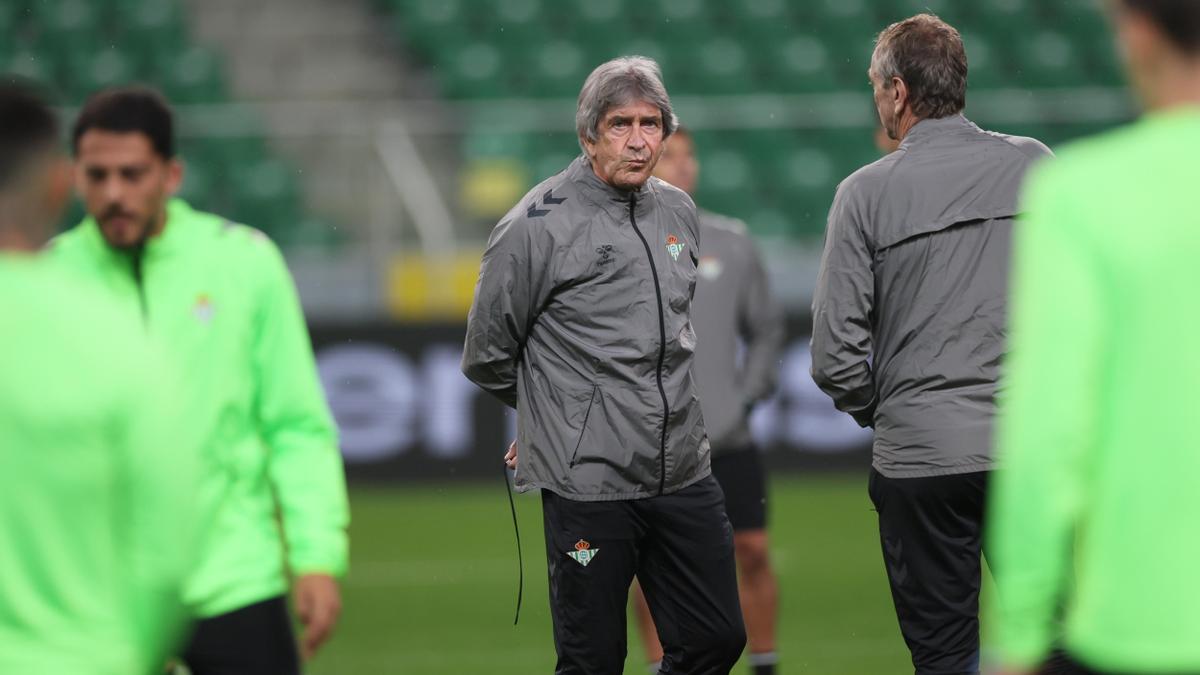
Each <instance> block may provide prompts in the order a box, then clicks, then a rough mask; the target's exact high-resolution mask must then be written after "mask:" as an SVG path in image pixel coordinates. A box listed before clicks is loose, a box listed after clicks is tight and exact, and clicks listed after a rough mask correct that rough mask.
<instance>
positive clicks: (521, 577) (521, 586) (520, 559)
mask: <svg viewBox="0 0 1200 675" xmlns="http://www.w3.org/2000/svg"><path fill="white" fill-rule="evenodd" d="M503 466H504V489H505V490H506V491H507V492H508V508H509V511H511V512H512V521H513V534H515V535H516V537H517V615H516V617H514V618H513V625H514V626H515V625H517V622H518V621H520V620H521V597H522V596H524V595H525V561H524V556H522V554H521V528H520V527H518V526H517V503H516V501H514V500H513V493H512V485H510V484H509V481H508V465H507V464H505V465H503Z"/></svg>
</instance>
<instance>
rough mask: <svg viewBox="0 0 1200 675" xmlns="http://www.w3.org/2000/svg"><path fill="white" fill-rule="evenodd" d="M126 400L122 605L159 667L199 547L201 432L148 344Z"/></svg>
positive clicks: (180, 629) (179, 621)
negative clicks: (125, 575) (125, 602)
mask: <svg viewBox="0 0 1200 675" xmlns="http://www.w3.org/2000/svg"><path fill="white" fill-rule="evenodd" d="M138 351H139V352H140V354H141V356H142V359H141V365H142V367H141V368H138V369H137V370H136V371H135V372H132V373H130V376H129V378H128V381H127V384H128V385H129V391H130V397H131V400H130V401H127V402H125V404H124V405H123V406H122V410H123V411H125V415H124V416H123V417H124V419H123V420H122V422H120V426H119V428H120V429H122V431H121V432H120V433H121V442H120V447H121V448H122V454H121V457H122V460H123V461H122V463H121V466H122V467H123V471H122V477H123V487H124V489H123V490H122V491H121V495H122V498H123V499H122V504H123V509H122V510H123V511H124V514H123V520H122V522H124V523H126V524H127V526H126V527H125V528H124V529H123V530H122V533H123V535H124V537H125V541H124V542H123V543H122V550H124V551H125V552H126V555H127V558H126V560H127V561H128V563H127V564H128V568H127V572H128V580H129V582H130V583H129V595H128V598H129V599H128V608H129V610H130V612H131V613H132V619H133V622H134V629H135V631H136V633H137V637H136V639H137V640H138V641H139V647H140V649H139V653H140V654H143V655H145V656H146V657H147V658H148V659H149V660H148V661H147V663H146V664H145V666H146V668H147V669H146V671H145V672H151V670H152V669H153V670H155V671H157V670H160V669H161V667H162V664H163V663H164V662H165V659H166V657H167V656H168V655H169V652H170V650H171V649H173V648H174V647H177V646H178V644H177V643H178V641H179V640H180V639H182V637H183V635H184V623H185V620H186V609H185V607H184V603H183V596H182V592H183V591H182V586H183V580H184V578H185V576H186V575H187V573H188V572H189V571H190V568H191V565H192V564H193V562H194V561H195V559H196V556H197V555H198V553H199V542H200V533H201V527H202V523H201V522H200V510H199V502H198V497H199V496H198V490H199V481H200V448H199V438H200V437H199V434H196V433H194V430H192V429H189V428H188V425H187V418H186V416H185V415H184V414H183V406H182V404H181V403H180V401H179V400H178V398H177V396H176V392H178V391H179V388H178V378H177V377H175V371H174V370H172V369H171V368H170V367H169V365H170V364H169V363H167V361H166V360H165V358H164V357H163V356H162V354H161V353H160V352H159V351H158V350H157V348H155V346H154V345H153V344H150V343H149V342H148V343H147V346H146V348H144V349H139V350H138Z"/></svg>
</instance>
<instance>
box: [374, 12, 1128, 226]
mask: <svg viewBox="0 0 1200 675" xmlns="http://www.w3.org/2000/svg"><path fill="white" fill-rule="evenodd" d="M375 3H376V6H377V7H378V8H379V10H380V11H381V12H383V13H384V14H385V15H386V16H388V17H389V19H388V20H389V22H390V23H391V25H392V26H393V27H394V29H395V31H396V34H397V36H398V38H399V40H400V42H401V43H402V44H403V45H404V46H405V48H406V49H407V50H408V52H409V53H410V55H411V56H412V58H414V59H415V60H417V61H418V62H420V63H422V64H424V65H425V67H427V68H428V69H429V71H430V72H431V73H432V74H434V75H435V77H436V80H437V82H438V83H439V85H440V88H441V91H442V92H443V94H444V95H445V96H447V97H450V98H452V99H456V100H464V101H486V100H488V99H495V98H501V97H503V98H520V97H529V98H555V97H557V98H573V97H574V96H575V95H576V94H577V93H578V89H579V86H580V84H581V83H582V82H583V79H584V78H585V77H586V76H587V73H588V72H589V71H590V69H591V68H592V67H594V66H595V65H596V64H598V63H600V62H601V61H603V60H605V59H608V58H611V57H613V56H616V55H618V54H624V53H641V54H645V55H647V56H651V57H653V58H655V59H657V60H658V61H659V62H660V63H661V64H662V67H663V71H664V76H665V79H666V82H667V86H668V87H669V88H670V90H671V93H672V95H674V96H676V97H681V96H688V95H705V96H714V95H715V96H722V95H724V96H737V95H744V94H763V93H767V94H812V93H815V94H821V93H836V92H845V91H862V90H864V89H865V87H866V86H867V78H866V74H865V73H866V68H867V65H868V60H869V56H870V52H871V46H872V38H873V36H874V34H875V33H876V32H878V30H879V29H880V28H881V27H883V26H885V25H887V23H889V22H891V21H895V20H898V19H900V18H903V17H905V16H909V15H911V14H914V13H917V12H921V11H930V10H932V11H934V12H937V13H939V14H940V15H942V16H943V17H944V18H946V19H947V20H949V21H951V22H952V23H954V24H955V25H957V26H958V27H959V28H960V29H961V30H962V32H963V33H964V37H965V40H966V41H967V48H968V56H969V60H970V63H971V75H970V87H971V91H981V90H989V89H992V90H1000V89H1006V88H1020V89H1038V88H1061V87H1086V86H1111V85H1114V84H1118V83H1119V81H1120V76H1119V74H1118V69H1117V64H1116V63H1115V60H1114V58H1113V56H1112V48H1111V45H1110V38H1109V36H1108V33H1107V31H1106V30H1105V29H1104V24H1103V19H1102V17H1101V16H1100V15H1099V13H1098V11H1097V7H1096V3H1092V2H1090V0H1045V1H1042V0H1039V1H1037V2H1035V1H1034V0H979V2H972V3H964V2H953V3H952V2H949V1H948V0H881V1H880V2H866V1H865V0H813V1H812V2H805V3H791V2H786V1H785V0H747V1H745V2H732V1H724V2H704V1H702V0H652V1H651V2H649V3H645V4H642V3H639V7H644V8H645V11H644V12H639V13H637V14H631V12H630V11H629V10H630V9H631V7H632V3H629V2H622V1H621V0H612V1H610V2H604V3H598V2H592V1H590V0H567V1H562V2H550V1H549V0H478V1H476V2H466V1H464V0H375ZM631 16H636V17H637V18H631ZM618 35H625V36H629V38H628V39H620V40H614V36H618ZM867 101H869V99H868V98H867V97H865V96H864V105H868V103H867ZM685 121H686V120H685ZM1002 130H1006V131H1012V132H1013V133H1030V132H1036V134H1037V135H1038V136H1039V137H1041V138H1045V139H1046V140H1047V141H1048V142H1050V143H1052V144H1053V143H1056V142H1059V141H1061V140H1065V139H1067V138H1070V137H1073V136H1075V135H1078V134H1079V133H1080V132H1081V131H1086V130H1087V129H1085V128H1080V127H1078V126H1072V125H1053V126H1040V127H1037V128H1033V127H1031V126H1028V125H1026V126H1025V127H1023V128H1019V129H1018V128H1012V129H1002ZM696 132H697V133H696V136H697V137H696V141H697V147H698V148H699V151H700V153H701V161H702V163H703V167H704V170H703V175H702V178H701V181H702V182H701V185H700V186H699V193H698V195H697V201H698V202H699V203H701V204H704V205H705V206H706V207H708V208H711V209H714V210H717V211H721V212H726V213H731V214H735V215H738V216H740V217H743V218H745V219H746V220H747V221H748V222H749V223H750V225H751V227H752V228H753V229H754V231H755V233H756V234H759V235H780V236H792V237H799V238H802V239H810V240H811V239H812V238H817V237H820V234H821V231H822V229H823V227H824V215H825V211H826V209H827V208H828V205H829V202H830V200H831V199H832V195H833V189H834V187H835V186H836V184H837V182H838V181H839V180H841V179H842V178H843V177H845V176H846V175H847V174H849V173H850V172H851V171H853V170H854V169H856V168H857V167H859V166H862V165H863V164H866V163H868V162H871V161H873V160H874V159H875V158H876V150H875V148H874V146H873V145H872V143H871V138H870V134H869V133H868V132H866V131H864V130H863V129H862V128H850V127H848V128H846V129H845V130H833V131H830V130H827V129H821V130H819V132H815V131H814V132H804V131H800V130H795V129H787V130H770V129H766V130H747V131H726V130H711V131H710V130H705V129H697V130H696ZM462 151H463V155H464V167H465V171H466V172H468V173H470V172H471V167H472V166H478V165H486V166H487V167H489V170H488V172H487V173H486V174H485V175H488V176H492V177H493V178H494V177H495V175H496V167H505V166H507V167H509V170H510V171H511V172H512V175H513V176H515V177H516V178H514V179H513V180H517V181H518V182H520V183H521V184H522V185H524V186H526V187H528V186H530V185H532V184H533V183H534V182H536V181H538V180H541V179H543V178H545V177H546V176H548V175H550V174H551V173H552V172H554V171H557V170H558V169H559V168H561V167H562V166H563V165H564V164H565V163H566V161H567V160H569V159H570V157H571V156H573V154H574V153H575V151H576V150H575V140H574V138H573V135H572V134H570V133H555V134H528V135H514V134H511V133H503V134H495V133H490V132H489V131H488V130H487V129H486V127H482V128H479V129H475V130H473V131H472V132H471V133H469V134H468V135H467V136H466V137H465V138H464V141H463V148H462ZM476 192H479V191H476ZM468 199H470V195H468ZM510 205H511V202H509V203H503V200H497V201H496V203H490V202H483V203H480V204H476V205H475V208H470V209H468V210H469V211H470V212H472V213H474V214H477V215H484V214H491V215H496V214H497V213H503V211H504V210H506V209H507V207H508V206H510Z"/></svg>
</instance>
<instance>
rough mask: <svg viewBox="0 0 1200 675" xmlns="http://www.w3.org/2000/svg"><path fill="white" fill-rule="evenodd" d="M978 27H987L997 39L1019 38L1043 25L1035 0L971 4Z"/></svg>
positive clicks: (992, 1)
mask: <svg viewBox="0 0 1200 675" xmlns="http://www.w3.org/2000/svg"><path fill="white" fill-rule="evenodd" d="M969 7H970V10H971V14H970V17H971V19H972V20H973V22H974V25H976V26H986V27H987V29H988V30H989V31H991V32H992V34H993V35H995V36H996V37H997V38H1001V37H1012V36H1019V35H1022V34H1024V33H1027V32H1029V30H1030V29H1031V28H1032V27H1034V26H1038V25H1040V24H1041V22H1040V21H1039V19H1038V13H1037V7H1036V5H1035V3H1034V0H977V1H976V2H973V3H969Z"/></svg>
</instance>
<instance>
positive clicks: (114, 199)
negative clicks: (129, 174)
mask: <svg viewBox="0 0 1200 675" xmlns="http://www.w3.org/2000/svg"><path fill="white" fill-rule="evenodd" d="M101 191H102V192H103V194H104V199H105V200H106V201H108V202H110V203H119V202H120V201H121V195H122V193H123V190H122V189H121V181H119V180H116V179H115V178H111V177H110V178H107V179H105V181H104V185H103V187H102V188H101Z"/></svg>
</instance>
